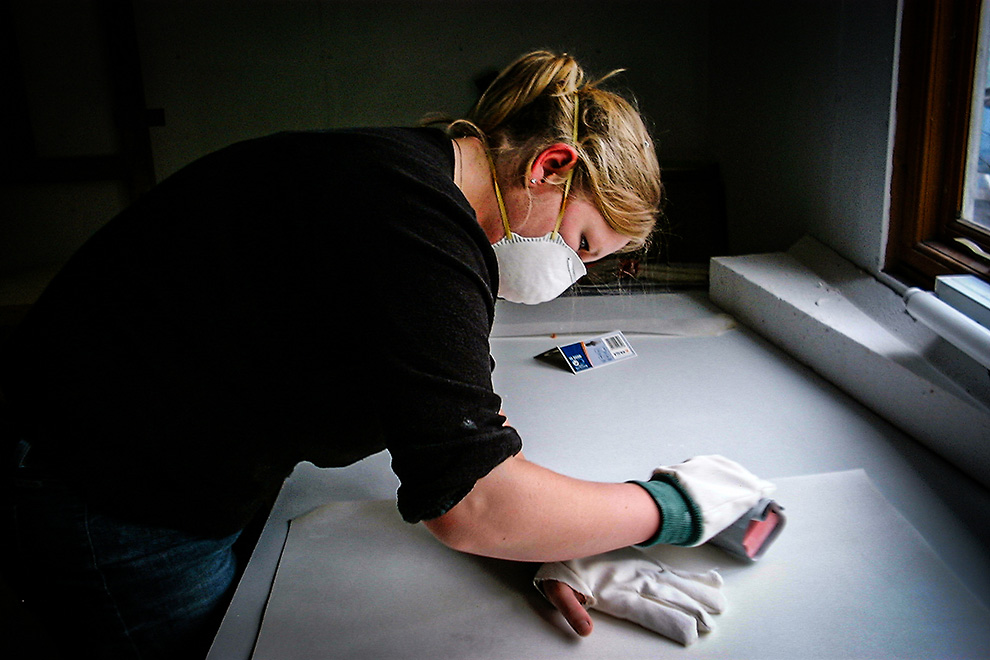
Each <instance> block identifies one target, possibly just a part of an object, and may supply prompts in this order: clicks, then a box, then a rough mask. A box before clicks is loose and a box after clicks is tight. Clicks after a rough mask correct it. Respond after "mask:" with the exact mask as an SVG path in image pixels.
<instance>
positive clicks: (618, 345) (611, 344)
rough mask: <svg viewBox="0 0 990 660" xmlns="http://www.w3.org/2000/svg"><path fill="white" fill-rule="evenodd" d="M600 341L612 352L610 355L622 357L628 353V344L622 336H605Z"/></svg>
mask: <svg viewBox="0 0 990 660" xmlns="http://www.w3.org/2000/svg"><path fill="white" fill-rule="evenodd" d="M602 341H604V342H605V345H606V346H608V348H609V350H611V351H612V355H615V356H618V355H624V354H626V353H628V352H629V344H627V343H626V338H625V337H623V336H622V335H607V336H605V337H602Z"/></svg>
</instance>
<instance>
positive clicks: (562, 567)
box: [533, 548, 726, 646]
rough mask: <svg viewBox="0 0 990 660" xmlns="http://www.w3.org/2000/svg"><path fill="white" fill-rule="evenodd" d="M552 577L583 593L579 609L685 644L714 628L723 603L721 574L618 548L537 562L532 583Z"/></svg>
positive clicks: (632, 549) (540, 582) (539, 582)
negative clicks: (714, 617) (670, 564)
mask: <svg viewBox="0 0 990 660" xmlns="http://www.w3.org/2000/svg"><path fill="white" fill-rule="evenodd" d="M547 580H557V581H559V582H563V583H564V584H566V585H568V586H569V587H570V588H571V589H574V590H575V591H577V592H579V593H581V594H583V595H584V597H585V607H587V608H588V609H595V610H598V611H600V612H605V613H606V614H611V615H612V616H615V617H618V618H620V619H625V620H627V621H632V622H633V623H636V624H639V625H641V626H643V627H644V628H647V629H649V630H652V631H654V632H656V633H659V634H661V635H663V636H664V637H668V638H670V639H672V640H674V641H676V642H679V643H680V644H683V645H685V646H687V645H689V644H692V643H694V642H695V641H697V639H698V633H704V632H708V631H710V630H712V628H714V625H715V624H714V621H713V620H712V617H711V615H712V614H719V613H721V612H722V611H723V610H724V609H725V606H726V602H725V596H724V595H723V594H722V591H721V587H722V576H720V575H719V574H718V573H717V572H716V571H714V570H711V571H708V572H706V573H689V572H686V571H679V570H674V569H671V568H669V567H667V566H665V565H663V564H661V563H660V562H657V561H654V560H653V559H651V558H650V557H648V556H646V555H645V554H644V553H642V552H641V551H639V550H636V549H634V548H623V549H621V550H616V551H614V552H608V553H605V554H601V555H595V556H593V557H585V558H583V559H573V560H571V561H564V562H553V563H549V564H543V565H542V566H541V567H540V569H539V570H538V571H537V573H536V577H535V578H534V580H533V582H534V584H535V585H536V586H537V588H539V589H540V590H541V591H542V587H541V584H542V583H543V582H545V581H547Z"/></svg>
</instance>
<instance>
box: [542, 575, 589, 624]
mask: <svg viewBox="0 0 990 660" xmlns="http://www.w3.org/2000/svg"><path fill="white" fill-rule="evenodd" d="M540 587H541V588H542V590H543V595H544V596H546V598H547V600H549V601H550V602H551V603H553V606H554V607H556V608H557V611H559V612H560V613H561V615H563V617H564V620H565V621H567V624H568V625H569V626H570V627H571V628H572V629H573V630H574V632H576V633H577V634H579V635H581V636H582V637H587V636H588V635H590V634H591V631H592V629H593V628H594V627H595V624H594V622H592V620H591V615H590V614H588V610H586V609H584V604H585V603H586V602H587V599H586V598H585V597H584V594H582V593H581V592H579V591H574V590H573V589H571V588H570V587H569V586H567V585H566V584H564V583H563V582H560V581H559V580H549V579H548V580H546V581H545V582H543V583H542V584H541V585H540Z"/></svg>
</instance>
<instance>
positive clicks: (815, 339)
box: [709, 244, 990, 486]
mask: <svg viewBox="0 0 990 660" xmlns="http://www.w3.org/2000/svg"><path fill="white" fill-rule="evenodd" d="M800 251H802V252H803V253H804V254H807V252H808V245H807V244H805V245H804V246H803V247H802V248H801V250H800ZM831 267H832V268H833V269H834V263H833V264H832V266H831ZM829 275H831V277H830V279H829V280H826V279H824V278H823V277H822V275H821V273H820V272H816V271H815V270H812V269H811V268H810V267H809V266H808V265H807V264H806V263H804V262H803V261H802V260H799V259H798V258H797V257H796V256H794V255H793V254H791V253H773V254H763V255H750V256H742V257H721V258H716V259H713V260H712V264H711V285H710V292H709V293H710V297H711V299H712V301H713V302H715V303H716V304H717V305H719V306H720V307H721V308H722V309H724V310H725V311H727V312H729V313H730V314H732V315H733V316H735V317H736V318H737V319H738V320H739V321H740V322H742V323H744V324H745V325H747V326H749V327H750V328H752V329H753V330H755V331H756V332H758V333H760V334H761V335H763V336H764V337H766V338H767V339H768V340H770V341H772V342H773V343H775V344H777V345H778V346H780V347H781V348H782V349H783V350H785V351H787V352H788V353H790V354H791V355H792V356H794V357H795V358H796V359H797V360H799V361H801V362H803V363H805V364H806V365H808V366H809V367H810V368H812V369H813V370H815V371H816V372H817V373H819V374H820V375H822V376H823V377H824V378H826V379H827V380H829V381H830V382H832V383H833V384H834V385H835V386H837V387H838V388H839V389H841V390H843V391H845V392H846V393H848V394H849V395H850V396H852V397H854V398H855V399H857V400H859V401H860V402H861V403H863V404H864V405H865V406H867V407H868V408H870V409H872V410H873V411H874V412H876V413H877V414H879V415H880V416H881V417H883V418H884V419H886V420H888V421H889V422H890V423H892V424H893V425H895V426H897V427H898V428H900V429H901V430H903V431H904V432H906V433H908V434H909V435H911V436H912V437H914V438H915V439H916V440H918V441H919V442H922V443H924V444H925V445H927V446H928V447H929V448H931V449H932V450H934V451H935V452H937V453H938V454H939V455H941V456H942V457H944V458H945V459H946V460H948V461H950V462H951V463H953V464H954V465H956V466H957V467H958V468H959V469H960V470H961V471H963V472H964V473H966V474H968V475H969V476H971V477H972V478H974V479H975V480H977V481H978V482H979V483H981V484H983V485H984V486H990V411H988V408H987V406H986V405H985V404H983V403H982V402H981V401H979V400H978V399H977V398H975V397H974V396H973V395H971V394H970V393H969V392H968V391H967V390H966V389H965V388H964V387H962V386H960V385H958V384H957V383H956V382H955V381H954V380H953V379H951V378H949V377H948V376H946V375H945V374H944V373H943V372H942V371H940V370H938V369H936V368H934V367H933V366H932V365H931V363H930V362H929V361H928V360H927V359H926V357H925V356H924V355H923V354H922V353H921V352H919V350H918V348H917V347H916V345H912V343H908V342H907V341H905V340H903V339H902V338H901V337H899V336H898V335H896V334H894V333H893V332H891V331H890V330H888V328H887V327H886V326H885V325H883V324H881V323H880V322H879V321H878V320H877V319H878V318H880V317H882V316H884V315H891V314H900V313H901V311H900V310H903V304H902V303H901V302H900V297H899V296H898V295H897V294H896V293H894V292H893V291H891V290H890V289H887V288H886V287H884V286H883V285H882V284H880V283H879V282H877V281H876V280H875V279H873V278H871V277H870V276H869V275H868V274H866V273H862V272H861V271H856V269H854V268H853V269H852V270H850V271H846V272H842V273H839V275H840V276H839V277H836V272H835V271H834V270H833V271H832V272H831V273H829ZM866 280H869V282H867V281H866ZM873 285H875V286H876V287H880V288H881V289H885V290H886V292H887V294H886V295H885V294H884V293H882V292H881V293H878V292H877V291H875V290H871V294H870V295H871V296H872V297H873V298H874V300H873V303H872V304H874V305H875V308H874V309H871V310H869V312H870V313H867V312H866V311H864V310H863V309H861V308H860V307H858V306H857V305H855V304H853V303H852V302H851V301H850V299H849V298H848V297H847V295H846V294H845V292H846V291H853V290H854V289H856V288H862V287H864V286H871V287H872V286H873ZM854 295H857V296H858V295H859V294H854ZM898 305H900V310H898Z"/></svg>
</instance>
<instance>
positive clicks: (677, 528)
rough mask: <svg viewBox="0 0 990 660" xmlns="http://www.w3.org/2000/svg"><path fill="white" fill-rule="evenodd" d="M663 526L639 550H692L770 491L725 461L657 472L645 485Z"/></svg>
mask: <svg viewBox="0 0 990 660" xmlns="http://www.w3.org/2000/svg"><path fill="white" fill-rule="evenodd" d="M635 483H637V484H639V485H640V486H642V487H643V488H645V489H646V490H647V492H649V493H650V495H651V496H653V499H654V501H655V502H656V503H657V506H658V507H659V509H660V511H661V515H662V516H663V525H662V526H661V527H660V529H659V530H658V531H657V534H656V536H655V537H654V538H652V539H650V540H649V541H647V542H646V543H644V544H643V546H650V545H655V544H659V543H663V544H669V545H682V546H695V545H701V544H702V543H704V542H705V541H707V540H709V539H711V538H712V537H713V536H715V535H716V534H718V533H719V532H721V531H722V530H723V529H725V528H726V527H728V526H729V525H731V524H732V523H734V522H735V521H736V520H738V519H739V517H740V516H742V515H743V514H745V513H746V512H747V511H749V510H750V509H752V508H753V507H754V506H756V504H757V503H758V502H759V501H760V500H762V499H763V498H765V497H766V496H767V495H769V494H770V493H772V492H773V491H774V485H773V484H772V483H770V482H769V481H764V480H762V479H760V478H758V477H757V476H756V475H754V474H752V473H751V472H749V471H748V470H747V469H746V468H744V467H743V466H741V465H739V464H738V463H736V462H734V461H731V460H729V459H728V458H725V457H724V456H718V455H712V456H696V457H695V458H692V459H689V460H687V461H684V462H683V463H680V464H678V465H673V466H670V467H659V468H657V469H656V470H654V472H653V477H652V478H651V479H650V480H649V481H647V482H641V481H637V482H635Z"/></svg>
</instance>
